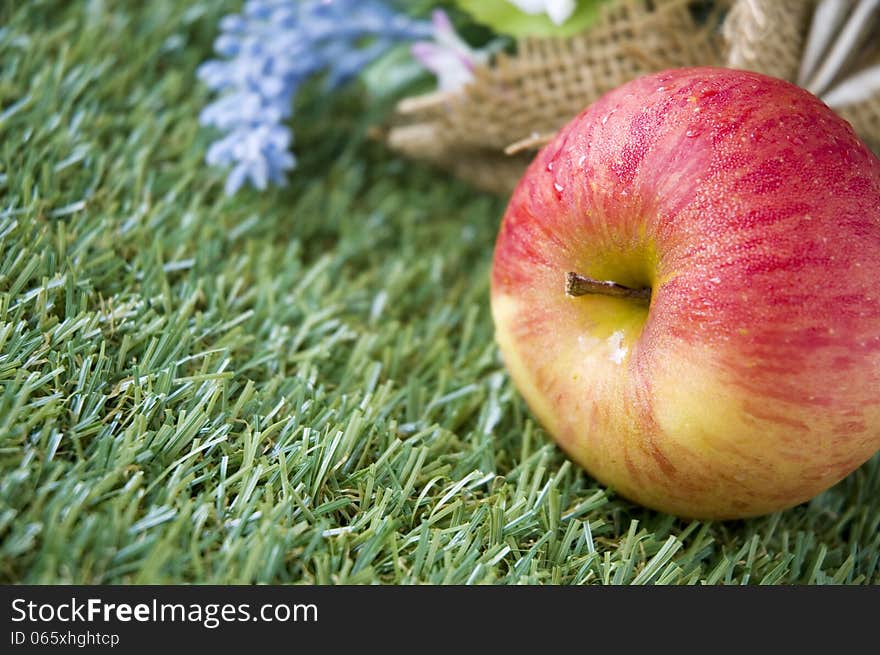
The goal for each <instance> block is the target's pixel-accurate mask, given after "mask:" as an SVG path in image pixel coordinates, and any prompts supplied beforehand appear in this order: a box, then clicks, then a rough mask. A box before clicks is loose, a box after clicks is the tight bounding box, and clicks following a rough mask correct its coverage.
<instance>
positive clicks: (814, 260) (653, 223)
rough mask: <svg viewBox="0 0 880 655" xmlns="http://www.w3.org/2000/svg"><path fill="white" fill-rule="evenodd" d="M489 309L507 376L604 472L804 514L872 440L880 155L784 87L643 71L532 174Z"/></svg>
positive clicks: (717, 75)
mask: <svg viewBox="0 0 880 655" xmlns="http://www.w3.org/2000/svg"><path fill="white" fill-rule="evenodd" d="M491 305H492V315H493V320H494V323H495V330H496V340H497V343H498V345H499V349H500V351H501V355H502V357H503V359H504V362H505V364H506V367H507V369H508V371H509V373H510V376H511V378H512V380H513V382H514V384H515V386H516V387H517V389H518V390H519V392H520V393H521V395H522V396H523V397H524V399H525V401H526V402H527V404H528V406H529V407H530V409H531V411H532V412H533V414H534V415H535V416H536V418H537V419H538V420H539V421H540V422H541V424H542V425H543V426H544V427H545V428H546V430H547V431H548V432H549V433H550V434H551V435H552V437H553V439H554V440H555V441H556V442H557V443H558V444H559V446H560V447H561V448H562V449H563V451H565V452H566V453H567V454H568V455H569V456H570V458H571V459H573V460H574V461H575V462H576V463H578V464H579V465H580V466H582V467H583V468H584V469H585V470H586V471H587V472H589V473H590V474H591V475H592V476H594V477H595V478H596V479H597V480H599V481H600V482H601V483H602V484H604V485H607V486H609V487H611V488H612V489H614V490H615V491H616V492H617V493H619V494H620V495H622V496H624V497H626V498H629V499H631V500H632V501H635V502H637V503H640V504H642V505H645V506H647V507H650V508H654V509H657V510H660V511H664V512H668V513H671V514H675V515H678V516H681V517H689V518H700V519H734V518H743V517H748V516H755V515H761V514H765V513H769V512H773V511H777V510H781V509H784V508H787V507H791V506H794V505H797V504H799V503H801V502H804V501H807V500H809V499H810V498H812V497H813V496H815V495H817V494H818V493H820V492H822V491H823V490H825V489H827V488H828V487H830V486H831V485H833V484H834V483H836V482H837V481H839V480H841V479H842V478H843V477H844V476H846V475H847V474H848V473H850V472H851V471H853V470H854V469H855V468H857V467H858V466H859V465H861V464H862V463H863V462H865V461H866V460H867V459H868V458H870V457H871V455H872V454H873V453H874V452H876V451H877V450H878V448H880V160H878V159H877V157H875V156H874V155H873V154H872V153H871V152H870V151H869V150H868V148H867V147H866V146H865V145H864V144H863V143H861V142H860V141H859V139H858V138H857V137H856V136H855V134H854V133H853V131H852V129H851V127H850V126H849V124H848V123H846V122H845V121H844V120H842V119H841V118H839V117H838V116H837V115H836V114H834V113H833V112H832V110H831V109H829V108H828V107H827V106H826V105H824V104H823V103H822V102H821V101H820V100H818V99H817V98H816V97H814V96H813V95H811V94H809V93H808V92H807V91H804V90H803V89H800V88H798V87H796V86H794V85H792V84H789V83H787V82H784V81H782V80H778V79H774V78H770V77H766V76H763V75H760V74H757V73H752V72H746V71H738V70H731V69H722V68H689V69H676V70H668V71H664V72H662V73H658V74H654V75H649V76H646V77H642V78H639V79H637V80H634V81H632V82H630V83H627V84H625V85H623V86H622V87H619V88H617V89H615V90H614V91H612V92H610V93H608V94H607V95H605V96H604V97H602V98H601V99H600V100H598V101H597V102H596V103H594V104H593V105H591V106H590V107H588V108H587V109H586V110H585V111H584V112H583V113H581V114H580V115H578V116H577V117H576V118H574V120H572V121H571V122H570V123H569V124H568V125H567V126H565V127H564V128H563V129H562V130H560V132H559V133H558V134H557V135H556V137H555V138H554V140H553V141H551V142H550V143H549V144H547V145H546V146H545V147H544V148H543V149H542V150H541V151H540V152H539V153H538V155H537V156H536V158H535V159H534V161H533V162H532V163H531V165H530V166H529V168H528V170H527V171H526V173H525V174H524V175H523V177H522V179H521V180H520V182H519V184H518V186H517V188H516V190H515V191H514V192H513V195H512V196H511V199H510V201H509V204H508V207H507V210H506V212H505V215H504V218H503V221H502V225H501V228H500V231H499V234H498V240H497V243H496V247H495V253H494V261H493V268H492V281H491Z"/></svg>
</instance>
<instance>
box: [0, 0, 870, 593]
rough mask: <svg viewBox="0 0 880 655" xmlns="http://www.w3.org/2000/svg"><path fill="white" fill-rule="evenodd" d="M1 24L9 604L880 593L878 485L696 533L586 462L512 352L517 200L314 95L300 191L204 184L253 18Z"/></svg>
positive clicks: (360, 111)
mask: <svg viewBox="0 0 880 655" xmlns="http://www.w3.org/2000/svg"><path fill="white" fill-rule="evenodd" d="M17 4H18V5H19V7H18V8H17V9H13V8H12V7H11V6H10V5H5V6H4V8H3V9H0V24H2V25H3V26H4V27H3V28H2V31H0V61H3V63H4V65H3V67H2V70H0V162H2V164H0V165H2V171H0V467H2V480H0V580H2V581H3V582H31V583H181V582H196V583H209V582H210V583H253V582H261V583H262V582H271V583H330V584H335V583H386V584H409V583H440V584H450V583H456V584H464V583H497V584H512V583H548V584H555V583H559V584H572V583H574V584H579V583H587V584H591V583H619V584H641V583H667V584H694V583H696V584H699V583H703V584H717V583H724V584H757V583H844V584H856V583H862V584H866V583H867V584H875V583H877V582H880V566H878V559H880V530H878V527H880V493H878V491H880V460H878V458H876V457H875V458H874V459H873V460H872V461H871V462H869V463H868V464H866V465H865V466H863V467H862V468H861V469H859V470H858V471H856V472H855V473H854V474H852V475H851V476H849V477H848V478H847V479H846V480H844V481H843V482H841V483H840V484H839V485H837V486H836V487H834V488H833V489H831V490H830V491H828V492H826V493H824V494H822V495H821V496H819V497H817V498H816V499H815V500H813V501H811V502H810V503H807V504H805V505H802V506H799V507H796V508H793V509H791V510H788V511H786V512H781V513H778V514H774V515H772V516H768V517H764V518H759V519H753V520H748V521H735V522H727V523H700V522H684V521H681V520H678V519H675V518H673V517H670V516H667V515H663V514H659V513H656V512H652V511H649V510H646V509H643V508H640V507H638V506H635V505H633V504H630V503H628V502H626V501H624V500H622V499H620V498H618V497H616V496H615V495H614V494H613V492H612V491H610V490H608V489H605V488H603V487H602V486H600V485H599V484H597V483H596V482H595V481H594V480H592V479H591V478H590V477H589V476H587V475H586V474H584V473H583V472H581V471H580V470H579V469H577V467H575V466H573V465H572V464H570V463H569V462H568V461H567V460H566V458H565V457H564V456H563V455H562V454H561V452H560V451H559V450H558V449H557V448H556V447H555V446H554V445H553V444H552V443H551V442H550V440H549V439H548V437H547V435H546V434H545V433H544V432H543V431H542V430H541V428H540V427H539V426H538V425H537V424H536V423H535V421H534V419H533V418H532V417H531V416H530V414H529V412H528V411H527V409H526V408H525V406H524V404H523V402H522V401H521V399H520V397H519V396H518V394H517V393H516V391H515V390H514V389H513V387H512V386H511V383H510V380H509V378H508V376H507V375H506V373H505V371H504V368H503V366H502V364H501V362H500V360H499V358H498V354H497V350H496V347H495V345H494V343H493V339H492V321H491V317H490V314H489V310H488V270H489V265H490V260H491V251H492V246H493V241H494V236H495V232H496V229H497V226H498V221H499V219H500V215H501V212H502V211H503V202H502V201H501V200H500V199H497V198H493V197H490V196H486V195H482V194H480V193H477V192H475V191H472V190H470V189H468V188H467V187H466V186H464V185H462V184H460V183H457V182H454V181H451V180H449V179H448V178H446V177H445V176H444V175H443V174H441V173H439V172H436V171H432V170H429V169H427V168H425V167H422V166H418V165H414V164H413V163H411V162H408V161H402V160H400V159H398V158H395V157H394V156H392V155H390V154H389V153H388V152H387V151H385V150H384V149H383V148H382V147H381V145H379V144H376V143H372V142H371V141H370V140H369V139H368V138H366V136H365V135H366V129H367V126H368V125H369V124H370V123H371V122H373V121H374V120H375V116H372V115H370V114H369V113H365V111H364V108H365V107H366V105H365V103H364V102H363V100H362V94H361V93H359V92H358V90H357V89H353V90H350V91H349V92H347V93H342V94H339V95H338V96H336V97H335V99H334V100H333V101H332V102H330V103H329V104H328V102H327V101H324V100H321V99H320V97H319V96H318V95H316V94H314V93H313V94H311V95H310V96H308V97H306V98H305V99H303V100H301V101H300V103H299V106H298V108H297V116H296V118H295V121H296V122H295V125H296V134H297V139H298V141H297V144H296V148H297V153H298V155H299V156H300V165H299V168H298V169H297V170H296V171H295V172H294V173H293V175H292V176H291V184H290V185H289V186H288V187H286V188H284V189H281V190H272V191H269V192H266V193H256V192H251V191H246V192H243V193H241V194H240V195H238V196H236V197H234V198H231V199H230V198H227V197H225V196H224V195H223V194H222V175H223V174H222V172H219V171H215V170H210V169H208V168H207V167H206V166H205V165H204V163H203V155H204V150H205V146H206V143H207V142H208V140H209V138H210V137H211V135H209V134H206V133H205V132H204V131H203V130H201V129H200V128H199V126H198V124H197V116H198V112H199V110H200V108H201V107H202V106H203V105H204V104H205V102H206V92H205V90H204V89H203V88H201V87H200V86H199V85H198V84H197V83H196V82H195V80H194V69H195V67H196V66H197V65H198V63H200V62H201V61H203V60H204V59H206V58H208V57H210V56H211V42H212V39H213V37H214V35H215V34H216V32H215V30H216V25H217V20H218V18H219V17H220V16H221V15H223V14H224V13H228V12H229V11H234V10H237V8H238V5H237V3H235V2H225V3H216V2H208V1H204V2H196V3H191V4H188V5H186V4H185V3H178V2H174V1H173V0H162V1H159V0H157V1H155V2H151V3H100V2H92V3H85V2H83V3H66V2H63V1H60V0H59V1H57V2H33V3H17Z"/></svg>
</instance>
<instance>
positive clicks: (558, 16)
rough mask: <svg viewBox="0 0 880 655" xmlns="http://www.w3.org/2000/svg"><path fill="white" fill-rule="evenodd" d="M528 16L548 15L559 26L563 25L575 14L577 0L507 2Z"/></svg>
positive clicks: (518, 0)
mask: <svg viewBox="0 0 880 655" xmlns="http://www.w3.org/2000/svg"><path fill="white" fill-rule="evenodd" d="M507 1H508V2H509V3H510V4H512V5H515V6H516V7H517V8H518V9H519V10H520V11H523V12H525V13H527V14H530V15H534V14H547V16H549V17H550V20H552V21H553V22H554V23H556V24H557V25H562V24H563V23H564V22H565V21H567V20H568V19H569V18H570V17H571V15H572V14H573V13H574V10H575V6H576V2H575V0H507Z"/></svg>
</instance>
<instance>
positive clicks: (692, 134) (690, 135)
mask: <svg viewBox="0 0 880 655" xmlns="http://www.w3.org/2000/svg"><path fill="white" fill-rule="evenodd" d="M684 135H685V136H686V137H688V138H689V139H693V138H694V137H695V136H697V135H699V132H698V131H697V130H688V131H687V132H685V133H684Z"/></svg>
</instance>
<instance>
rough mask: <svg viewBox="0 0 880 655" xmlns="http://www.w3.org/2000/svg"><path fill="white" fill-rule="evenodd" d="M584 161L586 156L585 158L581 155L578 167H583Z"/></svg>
mask: <svg viewBox="0 0 880 655" xmlns="http://www.w3.org/2000/svg"><path fill="white" fill-rule="evenodd" d="M586 160H587V156H586V155H581V158H580V159H578V166H583V165H584V162H585V161H586Z"/></svg>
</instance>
